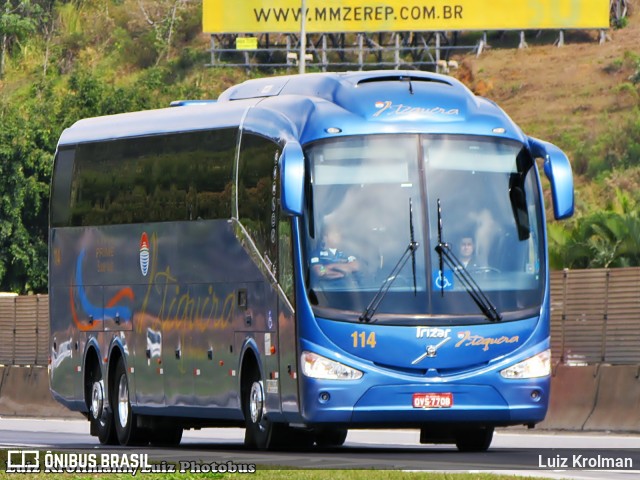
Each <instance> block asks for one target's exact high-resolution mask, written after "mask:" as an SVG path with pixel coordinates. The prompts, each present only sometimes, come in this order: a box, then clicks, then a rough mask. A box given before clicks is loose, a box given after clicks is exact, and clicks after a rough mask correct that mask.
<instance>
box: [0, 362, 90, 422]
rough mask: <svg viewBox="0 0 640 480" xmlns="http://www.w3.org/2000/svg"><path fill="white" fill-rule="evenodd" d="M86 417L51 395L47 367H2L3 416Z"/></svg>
mask: <svg viewBox="0 0 640 480" xmlns="http://www.w3.org/2000/svg"><path fill="white" fill-rule="evenodd" d="M2 416H19V417H56V418H60V417H64V418H84V417H82V415H80V414H79V413H77V412H70V411H69V410H67V409H66V408H64V407H63V406H62V405H60V404H59V403H58V402H56V401H55V400H54V399H53V397H52V396H51V392H50V391H49V377H48V375H47V368H46V367H33V366H31V367H15V366H11V367H9V366H0V417H2Z"/></svg>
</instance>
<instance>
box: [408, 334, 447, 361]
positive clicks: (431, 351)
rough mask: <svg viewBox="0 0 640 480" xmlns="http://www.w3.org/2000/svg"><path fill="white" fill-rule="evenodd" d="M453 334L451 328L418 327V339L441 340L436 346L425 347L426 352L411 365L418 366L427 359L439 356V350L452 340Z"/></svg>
mask: <svg viewBox="0 0 640 480" xmlns="http://www.w3.org/2000/svg"><path fill="white" fill-rule="evenodd" d="M450 333H451V329H450V328H438V327H418V329H417V330H416V338H435V339H438V340H440V342H438V343H437V344H435V345H427V346H426V347H425V350H426V351H425V352H424V353H423V354H422V355H420V356H419V357H418V358H416V359H415V360H414V361H413V362H411V365H417V364H418V363H420V362H421V361H422V360H424V359H425V358H433V357H435V356H436V355H437V354H438V349H439V348H440V347H441V346H442V345H444V344H445V343H447V342H448V341H449V340H451V337H450V336H449V334H450Z"/></svg>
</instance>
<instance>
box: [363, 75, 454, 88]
mask: <svg viewBox="0 0 640 480" xmlns="http://www.w3.org/2000/svg"><path fill="white" fill-rule="evenodd" d="M378 82H416V83H417V82H433V83H441V84H443V85H449V86H451V83H450V82H447V81H446V80H443V79H440V78H434V77H427V76H420V75H381V76H378V77H369V78H363V79H362V80H359V81H358V83H357V85H362V84H365V83H378Z"/></svg>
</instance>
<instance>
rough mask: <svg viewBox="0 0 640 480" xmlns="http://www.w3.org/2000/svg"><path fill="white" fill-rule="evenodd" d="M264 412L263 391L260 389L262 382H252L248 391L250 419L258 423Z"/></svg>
mask: <svg viewBox="0 0 640 480" xmlns="http://www.w3.org/2000/svg"><path fill="white" fill-rule="evenodd" d="M263 412H264V392H263V390H262V382H253V385H251V393H249V413H250V414H251V421H252V422H253V423H255V424H258V423H260V421H261V420H262V414H263Z"/></svg>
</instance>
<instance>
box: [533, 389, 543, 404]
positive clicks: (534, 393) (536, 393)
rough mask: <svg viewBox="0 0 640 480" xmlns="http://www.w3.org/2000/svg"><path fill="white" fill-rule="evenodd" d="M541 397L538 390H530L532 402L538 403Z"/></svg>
mask: <svg viewBox="0 0 640 480" xmlns="http://www.w3.org/2000/svg"><path fill="white" fill-rule="evenodd" d="M541 396H542V394H541V393H540V390H531V400H533V401H534V402H537V401H539V400H540V397H541Z"/></svg>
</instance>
